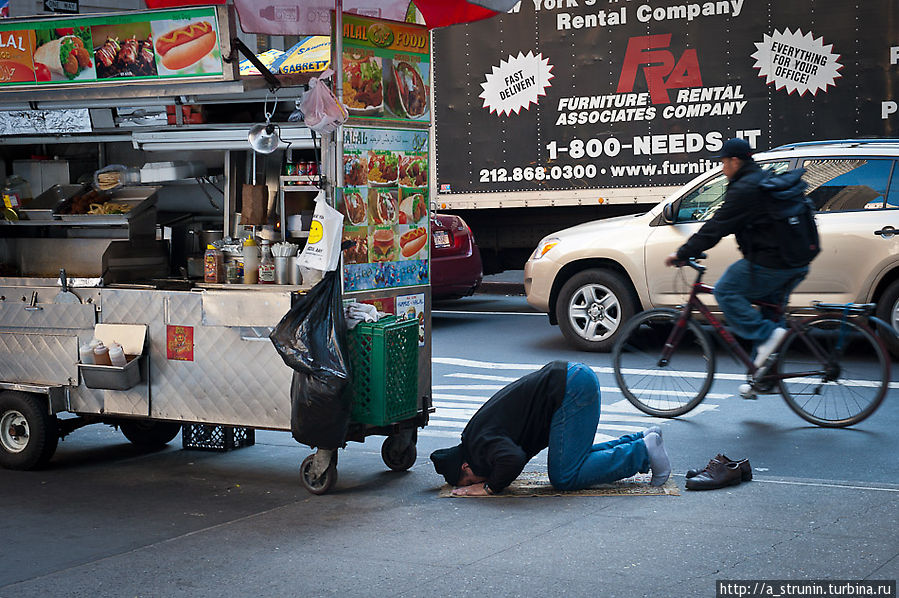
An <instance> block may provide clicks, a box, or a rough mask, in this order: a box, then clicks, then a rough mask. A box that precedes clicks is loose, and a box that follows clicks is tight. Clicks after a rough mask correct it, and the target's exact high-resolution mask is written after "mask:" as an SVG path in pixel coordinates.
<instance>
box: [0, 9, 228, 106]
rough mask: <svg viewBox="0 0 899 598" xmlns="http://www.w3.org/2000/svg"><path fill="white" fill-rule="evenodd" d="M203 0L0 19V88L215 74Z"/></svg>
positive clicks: (211, 18) (211, 30)
mask: <svg viewBox="0 0 899 598" xmlns="http://www.w3.org/2000/svg"><path fill="white" fill-rule="evenodd" d="M218 36H219V29H218V20H217V18H216V13H215V9H214V8H211V7H206V8H196V9H184V10H169V11H155V12H135V13H131V14H119V15H112V16H102V15H99V16H89V17H74V18H64V19H41V20H39V21H38V20H16V21H12V22H10V23H3V24H0V90H2V89H10V88H13V87H15V88H16V89H18V88H19V87H20V86H40V87H44V86H56V85H71V84H89V85H96V84H104V83H105V84H118V83H122V82H128V81H137V80H158V79H176V78H183V77H221V76H222V75H223V69H222V54H221V49H220V47H219V42H220V40H219V37H218Z"/></svg>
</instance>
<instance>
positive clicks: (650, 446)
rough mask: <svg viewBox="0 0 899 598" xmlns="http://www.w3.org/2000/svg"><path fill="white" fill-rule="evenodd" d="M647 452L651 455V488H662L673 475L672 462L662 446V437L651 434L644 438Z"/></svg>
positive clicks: (654, 433)
mask: <svg viewBox="0 0 899 598" xmlns="http://www.w3.org/2000/svg"><path fill="white" fill-rule="evenodd" d="M643 444H645V445H646V452H647V453H649V468H650V470H652V479H651V480H650V482H649V485H650V486H661V485H662V484H664V483H665V482H667V481H668V476H670V475H671V461H670V460H669V459H668V453H667V452H666V451H665V446H664V445H663V444H662V437H661V436H660V435H659V434H657V433H656V432H650V433H649V434H646V435H645V436H644V437H643Z"/></svg>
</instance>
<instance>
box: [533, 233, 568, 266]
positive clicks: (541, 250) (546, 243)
mask: <svg viewBox="0 0 899 598" xmlns="http://www.w3.org/2000/svg"><path fill="white" fill-rule="evenodd" d="M561 241H562V240H561V239H557V238H556V237H550V238H549V239H543V240H542V241H540V244H539V245H537V249H536V250H535V251H534V255H533V256H532V257H531V259H534V260H539V259H540V258H542V257H543V256H544V255H546V252H548V251H549V250H550V249H552V248H553V247H555V246H556V245H558V244H559V243H560V242H561Z"/></svg>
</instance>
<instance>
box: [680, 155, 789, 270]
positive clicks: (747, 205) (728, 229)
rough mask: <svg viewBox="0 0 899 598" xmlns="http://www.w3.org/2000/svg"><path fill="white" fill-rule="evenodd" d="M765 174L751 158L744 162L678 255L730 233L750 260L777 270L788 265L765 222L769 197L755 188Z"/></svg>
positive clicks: (700, 249)
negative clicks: (710, 213) (721, 200)
mask: <svg viewBox="0 0 899 598" xmlns="http://www.w3.org/2000/svg"><path fill="white" fill-rule="evenodd" d="M765 176H766V173H765V172H764V171H763V170H762V169H761V168H759V165H758V164H756V163H755V162H754V161H752V160H750V161H747V162H745V163H744V164H743V166H742V167H741V168H740V170H738V171H737V173H736V174H735V175H734V178H733V179H732V180H731V181H730V182H729V183H728V185H727V193H726V195H725V196H724V202H723V203H722V204H721V207H719V208H718V210H717V211H716V212H715V214H714V215H713V216H712V219H711V220H709V221H708V222H706V223H705V224H703V225H702V228H700V229H699V230H698V231H696V233H695V234H694V235H693V236H691V237H690V238H689V239H687V242H686V243H684V244H683V245H681V246H680V248H679V249H678V250H677V257H678V259H681V260H685V259H687V258H690V257H696V256H698V255H699V254H700V253H702V252H703V251H705V250H706V249H709V248H711V247H714V246H715V245H717V244H718V241H720V240H721V239H723V238H724V237H726V236H727V235H730V234H733V235H734V236H736V238H737V245H738V246H739V248H740V252H741V253H742V254H743V257H745V258H746V259H747V260H749V261H750V262H752V263H754V264H758V265H760V266H764V267H766V268H775V269H778V270H783V269H786V268H789V267H790V266H788V265H787V264H786V263H785V262H784V261H783V260H782V259H781V256H780V245H779V244H778V242H777V239H776V238H774V236H773V235H772V231H771V227H770V226H769V225H770V223H771V217H770V216H769V215H768V203H769V202H770V201H771V200H770V198H769V197H768V195H767V194H766V193H763V192H762V191H760V190H759V182H760V181H761V180H762V179H763V178H764V177H765Z"/></svg>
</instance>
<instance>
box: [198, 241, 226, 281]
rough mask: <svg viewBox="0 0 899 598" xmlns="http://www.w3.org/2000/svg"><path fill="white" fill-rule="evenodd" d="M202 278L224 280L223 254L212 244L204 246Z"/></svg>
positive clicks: (205, 279)
mask: <svg viewBox="0 0 899 598" xmlns="http://www.w3.org/2000/svg"><path fill="white" fill-rule="evenodd" d="M203 280H204V281H206V282H215V283H222V282H225V255H224V254H223V253H222V252H221V251H220V250H218V249H216V248H215V245H212V244H209V245H207V246H206V254H205V255H204V256H203Z"/></svg>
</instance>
